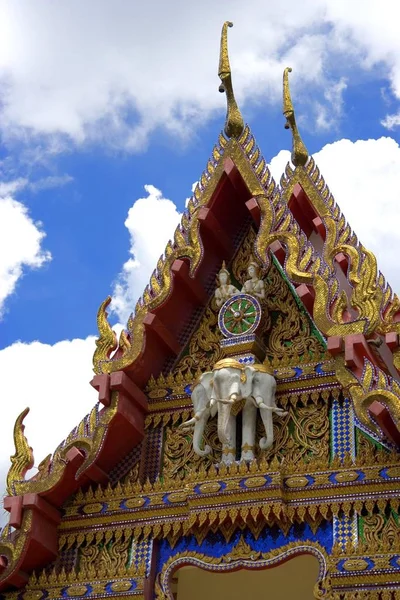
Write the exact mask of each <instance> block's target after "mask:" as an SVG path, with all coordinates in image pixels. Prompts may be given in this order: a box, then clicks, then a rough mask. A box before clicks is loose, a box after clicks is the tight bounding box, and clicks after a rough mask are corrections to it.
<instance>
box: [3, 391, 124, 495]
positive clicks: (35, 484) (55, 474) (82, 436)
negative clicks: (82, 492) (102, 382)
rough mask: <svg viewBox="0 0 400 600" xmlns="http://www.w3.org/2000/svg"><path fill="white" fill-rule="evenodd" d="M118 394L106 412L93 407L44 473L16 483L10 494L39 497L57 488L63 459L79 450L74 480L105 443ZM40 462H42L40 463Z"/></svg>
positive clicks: (48, 464)
mask: <svg viewBox="0 0 400 600" xmlns="http://www.w3.org/2000/svg"><path fill="white" fill-rule="evenodd" d="M118 400H119V395H118V392H112V394H111V402H110V405H109V406H108V407H106V408H103V407H100V405H99V404H96V405H95V406H94V407H93V409H92V410H91V412H90V413H89V415H88V416H86V417H85V418H83V419H82V421H81V422H80V423H79V425H78V426H77V427H76V428H75V429H74V430H73V431H72V432H71V433H70V434H69V435H68V437H67V438H66V439H65V441H64V442H63V443H62V444H60V445H59V446H58V448H57V449H56V450H55V452H54V454H53V458H52V460H51V463H49V461H46V459H45V461H46V463H47V464H45V469H44V470H43V471H42V473H41V474H40V476H39V477H38V476H37V475H36V476H35V477H33V478H32V479H29V480H28V481H18V480H15V481H14V483H13V485H12V489H11V493H12V494H13V495H16V496H19V495H23V494H26V493H30V492H32V493H38V492H42V491H45V490H48V489H50V488H52V487H54V486H55V485H56V483H57V482H58V481H59V479H60V478H61V476H62V474H63V472H64V469H65V465H66V462H65V456H66V454H67V453H68V451H69V450H70V449H71V448H72V447H76V448H78V449H81V450H82V451H83V453H84V454H85V460H84V462H83V463H82V465H81V466H80V467H79V469H78V471H77V473H76V478H78V477H79V476H80V475H81V473H82V472H83V471H84V470H85V469H86V468H87V467H88V466H89V465H90V464H91V463H92V462H93V461H94V459H95V457H96V455H97V453H98V451H99V449H100V448H101V445H102V443H103V440H104V436H105V434H106V432H107V428H108V425H109V423H110V421H111V420H112V419H113V418H114V415H115V414H116V411H117V407H118ZM47 458H48V457H47ZM42 462H43V461H42Z"/></svg>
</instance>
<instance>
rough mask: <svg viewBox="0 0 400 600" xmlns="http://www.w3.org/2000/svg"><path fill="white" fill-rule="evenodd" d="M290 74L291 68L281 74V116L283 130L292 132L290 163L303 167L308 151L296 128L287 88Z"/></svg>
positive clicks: (288, 88)
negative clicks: (282, 115) (283, 125)
mask: <svg viewBox="0 0 400 600" xmlns="http://www.w3.org/2000/svg"><path fill="white" fill-rule="evenodd" d="M291 72H292V69H291V67H286V69H285V70H284V72H283V114H284V116H285V117H286V124H285V129H291V130H292V137H293V147H292V156H291V158H292V163H293V164H294V165H295V166H298V165H301V166H304V165H305V164H306V162H307V160H308V150H307V148H306V147H305V145H304V142H303V140H302V139H301V136H300V133H299V130H298V128H297V123H296V117H295V114H294V108H293V103H292V98H291V95H290V87H289V73H291Z"/></svg>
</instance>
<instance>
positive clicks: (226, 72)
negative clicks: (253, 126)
mask: <svg viewBox="0 0 400 600" xmlns="http://www.w3.org/2000/svg"><path fill="white" fill-rule="evenodd" d="M228 27H233V23H231V22H230V21H225V23H224V24H223V26H222V33H221V49H220V56H219V68H218V76H219V78H220V79H221V85H220V86H219V91H220V92H222V93H223V92H225V94H226V102H227V112H226V120H225V127H224V131H225V134H226V135H227V136H228V138H231V137H234V138H238V137H240V135H241V133H242V132H243V129H244V121H243V117H242V115H241V113H240V110H239V107H238V105H237V103H236V100H235V95H234V93H233V86H232V72H231V66H230V64H229V55H228Z"/></svg>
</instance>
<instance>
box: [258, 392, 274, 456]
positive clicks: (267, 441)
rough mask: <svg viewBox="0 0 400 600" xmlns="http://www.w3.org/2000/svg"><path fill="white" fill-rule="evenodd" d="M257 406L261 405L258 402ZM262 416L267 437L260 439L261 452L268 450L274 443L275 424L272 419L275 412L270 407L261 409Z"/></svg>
mask: <svg viewBox="0 0 400 600" xmlns="http://www.w3.org/2000/svg"><path fill="white" fill-rule="evenodd" d="M261 400H262V399H261ZM256 401H257V398H256ZM257 404H259V403H258V402H257ZM260 414H261V418H262V422H263V424H264V429H265V437H262V438H261V439H260V448H261V450H267V448H270V447H271V446H272V444H273V442H274V423H273V418H272V415H273V411H272V410H270V409H269V407H266V408H263V407H260Z"/></svg>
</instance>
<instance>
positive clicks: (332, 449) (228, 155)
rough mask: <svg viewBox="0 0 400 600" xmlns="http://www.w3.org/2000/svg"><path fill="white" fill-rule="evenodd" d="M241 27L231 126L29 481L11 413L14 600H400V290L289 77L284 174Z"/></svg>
mask: <svg viewBox="0 0 400 600" xmlns="http://www.w3.org/2000/svg"><path fill="white" fill-rule="evenodd" d="M231 25H232V24H231V23H229V22H227V23H225V24H224V25H223V28H222V35H221V50H220V63H219V77H220V80H221V83H220V91H221V92H223V93H224V94H225V95H226V102H227V113H226V121H225V125H224V129H223V133H221V134H220V135H219V136H218V134H217V136H216V140H217V141H216V144H215V146H214V148H213V149H211V148H210V151H211V152H210V155H211V158H210V159H209V160H208V162H207V163H206V166H205V170H204V172H203V174H202V175H201V176H200V177H199V181H198V184H197V187H196V188H195V190H194V193H193V196H192V198H191V199H190V201H189V202H188V204H187V208H186V211H185V212H184V214H183V216H182V220H181V223H180V224H179V226H178V227H177V229H176V231H175V233H174V236H173V239H172V241H170V242H169V243H168V244H167V247H166V248H165V252H164V254H163V256H162V257H161V258H160V259H159V261H158V263H157V265H155V270H154V272H153V274H152V276H151V278H150V282H149V284H148V286H147V287H146V289H145V290H144V292H143V295H142V296H141V297H140V299H139V300H138V302H137V304H136V307H132V311H133V312H132V316H131V317H130V318H129V320H128V322H127V324H126V329H125V330H124V331H122V333H121V334H120V336H119V339H117V336H116V335H115V333H114V332H113V330H112V328H111V326H110V325H109V322H108V320H107V312H106V311H107V306H108V304H109V303H110V301H111V299H110V298H107V299H106V300H105V301H104V302H102V303H101V305H100V308H99V311H98V315H97V325H98V332H99V333H98V339H97V341H96V349H95V352H94V356H93V366H94V376H93V374H92V373H88V380H90V379H91V378H92V381H91V385H92V386H93V387H94V388H95V389H96V390H97V392H98V402H97V404H96V405H95V406H94V407H93V409H92V411H91V412H90V414H89V415H88V416H87V417H85V418H84V419H83V420H82V421H81V422H80V423H78V424H77V426H76V428H75V429H74V430H73V431H72V432H71V433H70V435H69V436H68V437H67V438H66V439H65V440H64V441H62V442H61V443H60V445H59V446H58V447H57V448H56V449H55V450H54V452H53V454H52V455H50V456H48V457H46V458H44V459H43V460H42V462H41V463H40V464H39V470H38V473H37V474H36V475H35V476H34V477H32V478H30V479H27V478H26V475H27V472H28V471H29V469H30V468H31V467H32V465H33V455H32V449H31V448H30V447H29V443H28V439H29V431H24V424H23V421H24V418H25V416H26V414H27V411H28V410H29V409H27V410H25V411H24V412H23V413H22V414H21V415H20V416H19V417H18V418H17V420H16V423H15V429H14V442H15V454H14V455H13V456H12V457H11V463H10V468H9V472H8V476H7V482H6V486H7V494H6V497H5V498H4V508H5V509H6V510H7V511H8V513H9V522H8V524H7V525H6V526H5V528H4V529H3V531H2V532H1V534H0V598H1V600H47V599H49V600H53V599H54V600H56V599H57V600H58V599H68V598H74V599H77V598H85V599H88V600H91V599H106V598H113V599H121V600H127V599H129V600H153V599H154V600H155V599H156V600H203V599H207V600H217V599H218V600H239V599H240V600H242V599H243V598H252V599H255V600H262V599H271V600H272V599H273V600H283V599H285V600H286V599H287V600H288V599H291V598H296V599H297V600H310V599H312V598H315V599H320V600H321V599H324V600H325V599H326V600H328V599H329V600H357V599H359V600H361V599H368V600H392V599H399V598H400V523H399V504H400V494H399V492H400V450H399V449H400V380H399V377H400V342H399V334H400V302H399V299H398V297H397V296H396V295H395V294H394V292H393V291H392V289H391V287H390V285H389V284H388V283H387V282H386V280H385V277H384V276H383V275H382V273H380V271H379V269H378V266H377V260H376V258H375V256H374V255H373V254H372V253H371V252H370V251H369V250H368V248H365V247H364V246H363V245H362V244H361V243H360V242H359V241H358V238H357V236H356V234H355V233H354V231H353V229H351V227H350V225H349V224H348V223H347V221H346V219H345V216H344V215H343V214H342V212H341V210H340V208H339V205H338V204H337V203H336V200H335V199H334V198H333V196H332V194H331V192H330V191H329V187H328V185H327V183H326V182H325V180H324V178H323V174H322V173H320V171H319V169H318V166H317V165H316V163H315V161H314V160H313V158H312V156H310V155H309V154H308V151H307V148H306V146H305V145H304V143H303V141H302V139H301V136H300V132H299V130H298V127H297V125H296V118H295V112H294V107H293V104H292V99H291V95H290V89H289V73H290V71H291V69H290V68H287V69H285V71H284V74H283V114H284V119H282V127H283V125H285V127H286V128H287V129H288V130H289V132H288V134H287V135H288V143H292V155H291V162H290V163H288V165H287V167H286V169H285V172H284V174H283V175H282V178H281V180H280V181H279V182H278V181H274V179H273V178H272V176H271V173H270V171H269V168H268V165H267V162H266V161H265V159H264V158H263V155H262V152H261V149H260V148H259V147H258V145H257V143H256V140H255V137H254V135H253V132H252V131H251V129H250V127H249V126H248V125H246V124H245V123H244V121H243V118H242V115H241V112H240V109H239V107H238V105H237V103H236V101H235V96H234V89H233V85H232V75H231V68H230V63H229V57H228V44H227V33H228V27H229V26H231ZM285 123H286V124H285ZM290 138H291V139H290ZM337 200H338V201H339V202H340V198H338V199H337ZM355 225H356V224H355ZM16 417H17V415H16ZM38 458H39V457H38ZM40 458H42V457H40Z"/></svg>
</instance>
